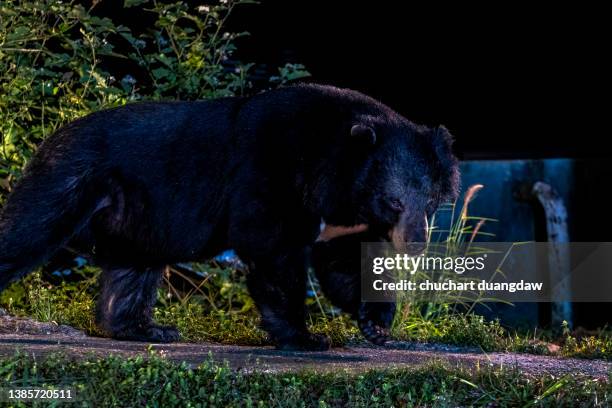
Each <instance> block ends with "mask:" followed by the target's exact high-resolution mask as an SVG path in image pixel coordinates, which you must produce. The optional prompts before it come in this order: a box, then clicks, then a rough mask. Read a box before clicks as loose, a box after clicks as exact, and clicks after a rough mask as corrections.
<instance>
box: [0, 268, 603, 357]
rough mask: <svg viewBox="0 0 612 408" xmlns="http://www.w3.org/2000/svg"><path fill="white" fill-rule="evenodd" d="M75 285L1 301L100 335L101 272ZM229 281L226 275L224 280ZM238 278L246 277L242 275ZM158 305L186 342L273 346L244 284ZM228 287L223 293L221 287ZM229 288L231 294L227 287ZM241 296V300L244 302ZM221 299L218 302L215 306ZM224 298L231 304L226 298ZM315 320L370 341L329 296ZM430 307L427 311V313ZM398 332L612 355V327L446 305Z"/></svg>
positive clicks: (496, 346)
mask: <svg viewBox="0 0 612 408" xmlns="http://www.w3.org/2000/svg"><path fill="white" fill-rule="evenodd" d="M87 276H88V277H87V278H85V279H84V280H82V281H80V282H78V283H76V284H65V283H64V284H61V285H58V286H52V285H50V284H49V283H46V282H45V281H44V280H43V279H42V278H41V276H40V274H33V275H30V276H28V277H27V278H25V279H23V280H22V281H20V282H17V283H15V284H13V285H12V286H10V287H9V288H7V289H6V290H5V291H4V292H3V293H2V294H0V306H2V307H4V308H6V309H7V310H8V311H9V312H10V313H12V314H15V315H20V316H30V317H33V318H34V319H36V320H40V321H53V322H56V323H58V324H68V325H71V326H73V327H76V328H78V329H81V330H84V331H85V332H86V333H88V334H91V335H101V334H102V333H100V332H99V331H98V329H97V328H96V326H95V323H94V304H95V302H94V299H95V294H96V292H97V288H96V283H95V276H96V275H95V274H90V275H87ZM223 279H225V278H223ZM238 280H239V279H238ZM160 291H161V293H160V302H159V303H158V306H157V307H156V308H155V319H156V320H157V321H158V322H160V323H164V324H173V325H176V326H178V328H179V330H180V332H181V335H182V340H183V341H188V342H204V341H212V342H218V343H225V344H242V345H254V346H257V345H264V344H269V342H268V340H267V337H266V334H265V332H263V331H262V330H261V329H260V328H259V317H258V314H257V311H256V309H255V308H254V307H252V305H251V302H250V301H249V300H248V299H247V298H248V296H247V295H245V293H242V292H244V291H245V289H244V288H241V287H240V286H239V287H238V288H233V289H232V291H233V292H232V294H231V301H228V300H227V299H225V300H223V299H219V298H215V299H214V300H211V299H210V297H206V298H205V297H204V296H200V295H197V294H195V295H192V296H190V297H189V298H186V299H183V300H182V301H165V300H164V299H165V296H161V295H163V294H164V289H161V290H160ZM220 292H222V291H220ZM227 292H228V291H226V292H225V293H227ZM236 299H240V301H239V302H237V301H236ZM213 301H214V304H215V305H216V306H215V307H212V306H211V302H213ZM224 302H226V303H227V302H231V305H230V304H224ZM311 303H312V305H311V307H310V311H311V314H310V318H309V326H310V329H311V330H313V331H314V332H317V333H323V334H326V335H328V336H330V337H331V339H332V344H333V345H334V346H342V345H345V344H348V343H350V344H356V343H360V342H365V340H364V339H363V337H362V336H361V335H360V334H359V331H358V330H357V329H356V328H355V325H354V324H353V322H351V321H350V319H349V318H348V317H347V316H346V315H343V314H340V315H338V314H337V313H336V314H334V315H333V316H332V314H331V313H329V310H330V307H329V305H328V304H327V303H326V302H325V300H324V299H319V302H311ZM423 309H425V310H427V312H421V311H422V310H423ZM393 336H394V338H395V339H398V340H405V341H415V342H422V343H443V344H450V345H456V346H467V347H474V348H477V349H481V350H483V351H512V352H522V353H532V354H548V355H557V356H563V357H578V358H599V359H607V360H612V331H610V330H601V331H599V332H596V333H589V334H588V335H584V334H576V333H572V332H570V331H569V330H567V328H565V329H564V330H563V332H562V334H561V335H556V336H554V335H553V334H552V333H551V332H550V331H541V330H540V331H536V332H535V333H533V332H532V333H526V332H512V331H509V330H507V329H505V328H504V327H502V326H501V325H500V324H499V322H497V321H486V320H484V319H483V318H482V317H480V316H477V315H473V314H468V315H465V314H459V313H453V312H452V311H451V310H450V308H449V307H447V306H445V305H437V306H433V307H432V306H431V305H430V307H429V308H422V307H416V306H414V305H411V307H405V308H402V307H400V311H399V312H398V314H397V316H396V321H395V323H394V329H393Z"/></svg>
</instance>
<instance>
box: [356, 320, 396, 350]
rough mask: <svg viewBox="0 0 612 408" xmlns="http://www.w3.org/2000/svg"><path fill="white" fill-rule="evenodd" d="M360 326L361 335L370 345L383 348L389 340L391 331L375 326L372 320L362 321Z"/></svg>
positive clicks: (359, 323)
mask: <svg viewBox="0 0 612 408" xmlns="http://www.w3.org/2000/svg"><path fill="white" fill-rule="evenodd" d="M358 325H359V330H360V331H361V334H363V337H365V338H366V340H368V341H369V342H370V343H374V344H376V345H377V346H382V345H384V344H385V343H386V342H387V340H389V329H387V328H384V327H381V326H379V325H377V324H375V323H374V322H373V321H372V320H368V321H367V322H364V321H361V320H360V321H359V322H358Z"/></svg>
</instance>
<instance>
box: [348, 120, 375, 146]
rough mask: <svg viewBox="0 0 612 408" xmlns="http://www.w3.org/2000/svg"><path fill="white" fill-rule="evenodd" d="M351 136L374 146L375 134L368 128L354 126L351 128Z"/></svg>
mask: <svg viewBox="0 0 612 408" xmlns="http://www.w3.org/2000/svg"><path fill="white" fill-rule="evenodd" d="M351 136H352V137H354V138H358V139H359V140H363V141H364V142H366V143H368V144H371V145H374V144H376V132H374V129H372V128H371V127H369V126H365V125H354V126H353V127H352V128H351Z"/></svg>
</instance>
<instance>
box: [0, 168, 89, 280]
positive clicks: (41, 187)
mask: <svg viewBox="0 0 612 408" xmlns="http://www.w3.org/2000/svg"><path fill="white" fill-rule="evenodd" d="M70 167H72V166H70V165H68V166H60V165H59V164H58V163H55V164H53V163H52V164H48V163H44V162H43V161H42V160H39V161H37V159H36V158H34V163H32V165H31V166H30V167H29V168H28V169H27V170H26V173H25V175H24V176H23V178H22V179H21V180H20V182H19V183H18V184H17V186H16V187H15V189H14V191H13V192H12V193H11V194H10V196H9V197H8V199H7V202H6V205H5V206H4V208H3V209H2V212H1V213H0V290H2V289H4V288H5V287H6V286H7V285H8V284H9V283H10V282H12V281H15V280H17V279H19V278H20V277H22V276H23V275H25V274H27V273H29V272H31V271H32V270H33V269H35V268H36V267H37V266H40V265H41V264H43V263H44V262H45V261H47V260H48V259H49V258H50V257H51V255H53V253H54V252H55V251H56V250H57V249H59V248H60V247H62V246H64V245H66V244H67V243H68V241H69V240H70V239H71V238H72V237H73V236H74V235H75V234H77V233H78V232H79V231H80V230H81V229H82V228H83V226H85V225H86V223H87V222H88V221H89V219H90V218H91V216H92V215H93V213H94V212H95V210H96V207H97V206H99V205H100V201H101V199H100V198H97V197H96V196H95V195H94V194H91V193H92V191H88V190H91V187H90V184H89V182H90V177H88V174H87V170H86V169H84V171H82V172H80V173H78V172H77V171H75V169H74V167H72V169H71V168H70Z"/></svg>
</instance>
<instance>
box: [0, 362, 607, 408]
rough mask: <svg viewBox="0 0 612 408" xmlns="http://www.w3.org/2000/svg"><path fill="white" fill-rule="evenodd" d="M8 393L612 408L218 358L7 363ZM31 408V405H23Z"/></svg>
mask: <svg viewBox="0 0 612 408" xmlns="http://www.w3.org/2000/svg"><path fill="white" fill-rule="evenodd" d="M0 386H1V387H28V386H55V387H58V386H63V387H73V388H74V389H75V390H76V396H77V398H78V400H79V402H77V403H76V404H75V405H73V406H75V407H79V406H97V407H106V406H151V407H155V406H159V407H161V406H163V407H174V406H177V407H179V406H180V407H190V406H194V407H195V406H220V407H221V406H278V407H301V406H319V407H328V406H351V407H360V406H436V407H444V406H449V407H454V406H500V407H506V406H508V407H510V406H608V405H609V404H610V402H611V401H612V386H611V383H610V382H609V381H608V382H607V383H606V382H602V381H596V380H592V379H588V378H585V377H580V376H566V377H561V378H558V377H552V376H550V375H543V376H537V377H530V376H525V375H524V374H520V373H518V372H515V371H512V370H509V369H490V368H481V369H475V370H473V371H466V370H461V369H453V368H448V367H444V366H442V365H439V364H432V365H429V366H426V367H419V368H414V369H393V370H391V369H389V370H371V371H367V372H364V373H350V372H344V371H341V372H333V373H316V372H313V371H303V372H298V373H284V374H279V373H270V372H252V373H250V374H247V373H240V372H236V371H233V370H231V369H230V368H229V367H228V366H226V365H219V364H217V363H215V362H213V361H212V359H211V360H210V361H208V362H206V363H204V364H202V365H201V366H199V367H197V368H193V369H191V368H189V367H188V366H187V365H185V364H176V363H173V362H170V361H167V360H166V359H164V358H162V357H160V356H158V355H156V354H151V355H150V357H149V358H142V357H134V358H125V357H114V356H110V357H105V358H101V359H96V358H93V357H92V358H89V359H84V360H83V359H81V360H78V361H77V360H71V359H68V358H67V357H64V356H61V355H51V356H49V357H46V358H44V359H42V360H40V359H39V360H35V359H33V358H32V357H30V356H27V355H16V356H14V357H12V358H7V359H3V360H1V361H0ZM17 406H19V405H17ZM23 406H25V405H23Z"/></svg>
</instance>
